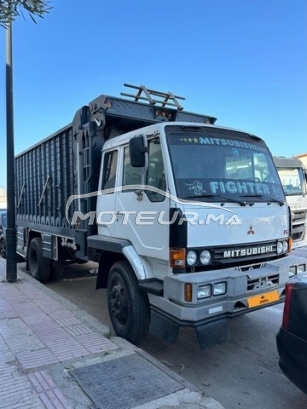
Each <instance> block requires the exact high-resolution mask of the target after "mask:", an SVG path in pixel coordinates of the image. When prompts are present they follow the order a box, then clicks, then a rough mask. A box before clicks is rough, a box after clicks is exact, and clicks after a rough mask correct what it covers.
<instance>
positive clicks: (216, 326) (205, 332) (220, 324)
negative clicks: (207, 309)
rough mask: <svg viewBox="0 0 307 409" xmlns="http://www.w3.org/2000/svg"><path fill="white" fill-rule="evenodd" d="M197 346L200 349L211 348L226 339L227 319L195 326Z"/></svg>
mask: <svg viewBox="0 0 307 409" xmlns="http://www.w3.org/2000/svg"><path fill="white" fill-rule="evenodd" d="M195 330H196V334H197V338H198V342H199V346H200V348H202V349H205V348H212V347H213V346H214V345H216V344H222V343H223V342H226V341H227V320H226V319H221V320H218V321H213V322H209V323H207V324H204V325H199V326H197V327H195Z"/></svg>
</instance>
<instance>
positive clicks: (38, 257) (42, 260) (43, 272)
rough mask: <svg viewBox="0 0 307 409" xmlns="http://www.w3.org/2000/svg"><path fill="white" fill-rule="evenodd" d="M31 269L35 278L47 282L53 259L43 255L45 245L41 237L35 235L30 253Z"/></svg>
mask: <svg viewBox="0 0 307 409" xmlns="http://www.w3.org/2000/svg"><path fill="white" fill-rule="evenodd" d="M28 265H29V271H30V274H31V276H32V277H33V278H35V279H36V280H38V281H40V282H42V283H45V282H46V281H48V279H49V276H50V267H51V261H50V259H49V258H46V257H43V246H42V239H41V237H34V239H32V240H31V242H30V247H29V255H28Z"/></svg>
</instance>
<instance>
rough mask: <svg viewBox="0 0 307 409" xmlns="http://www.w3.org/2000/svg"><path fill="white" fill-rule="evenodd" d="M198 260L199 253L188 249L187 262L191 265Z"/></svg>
mask: <svg viewBox="0 0 307 409" xmlns="http://www.w3.org/2000/svg"><path fill="white" fill-rule="evenodd" d="M196 261H197V254H196V253H195V251H193V250H190V251H188V254H187V264H188V265H189V266H193V265H194V264H195V263H196Z"/></svg>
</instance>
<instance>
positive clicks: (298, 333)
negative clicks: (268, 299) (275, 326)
mask: <svg viewBox="0 0 307 409" xmlns="http://www.w3.org/2000/svg"><path fill="white" fill-rule="evenodd" d="M276 343H277V349H278V354H279V366H280V368H281V370H282V371H283V373H284V374H285V375H286V376H287V378H288V379H289V380H290V381H291V382H292V383H294V384H295V385H296V386H297V387H298V388H299V389H300V390H301V391H302V392H304V393H305V394H307V274H306V273H301V274H298V275H297V276H295V277H293V278H291V279H290V280H289V282H288V283H287V284H286V298H285V304H284V312H283V321H282V325H281V328H280V330H279V331H278V333H277V336H276Z"/></svg>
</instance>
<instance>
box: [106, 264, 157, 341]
mask: <svg viewBox="0 0 307 409" xmlns="http://www.w3.org/2000/svg"><path fill="white" fill-rule="evenodd" d="M107 299H108V309H109V315H110V318H111V321H112V324H113V328H114V331H115V332H116V334H117V335H118V336H120V337H122V338H125V339H126V340H127V341H130V342H132V343H133V344H137V343H139V342H140V341H141V340H142V339H143V338H145V337H146V335H147V333H148V328H149V321H150V308H149V303H148V298H147V295H146V294H145V293H143V292H141V291H140V290H139V288H138V283H137V279H136V277H135V275H134V271H133V270H132V268H131V267H130V265H129V264H128V263H127V262H126V261H120V262H117V263H115V264H114V265H113V266H112V268H111V271H110V274H109V277H108V287H107Z"/></svg>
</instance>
